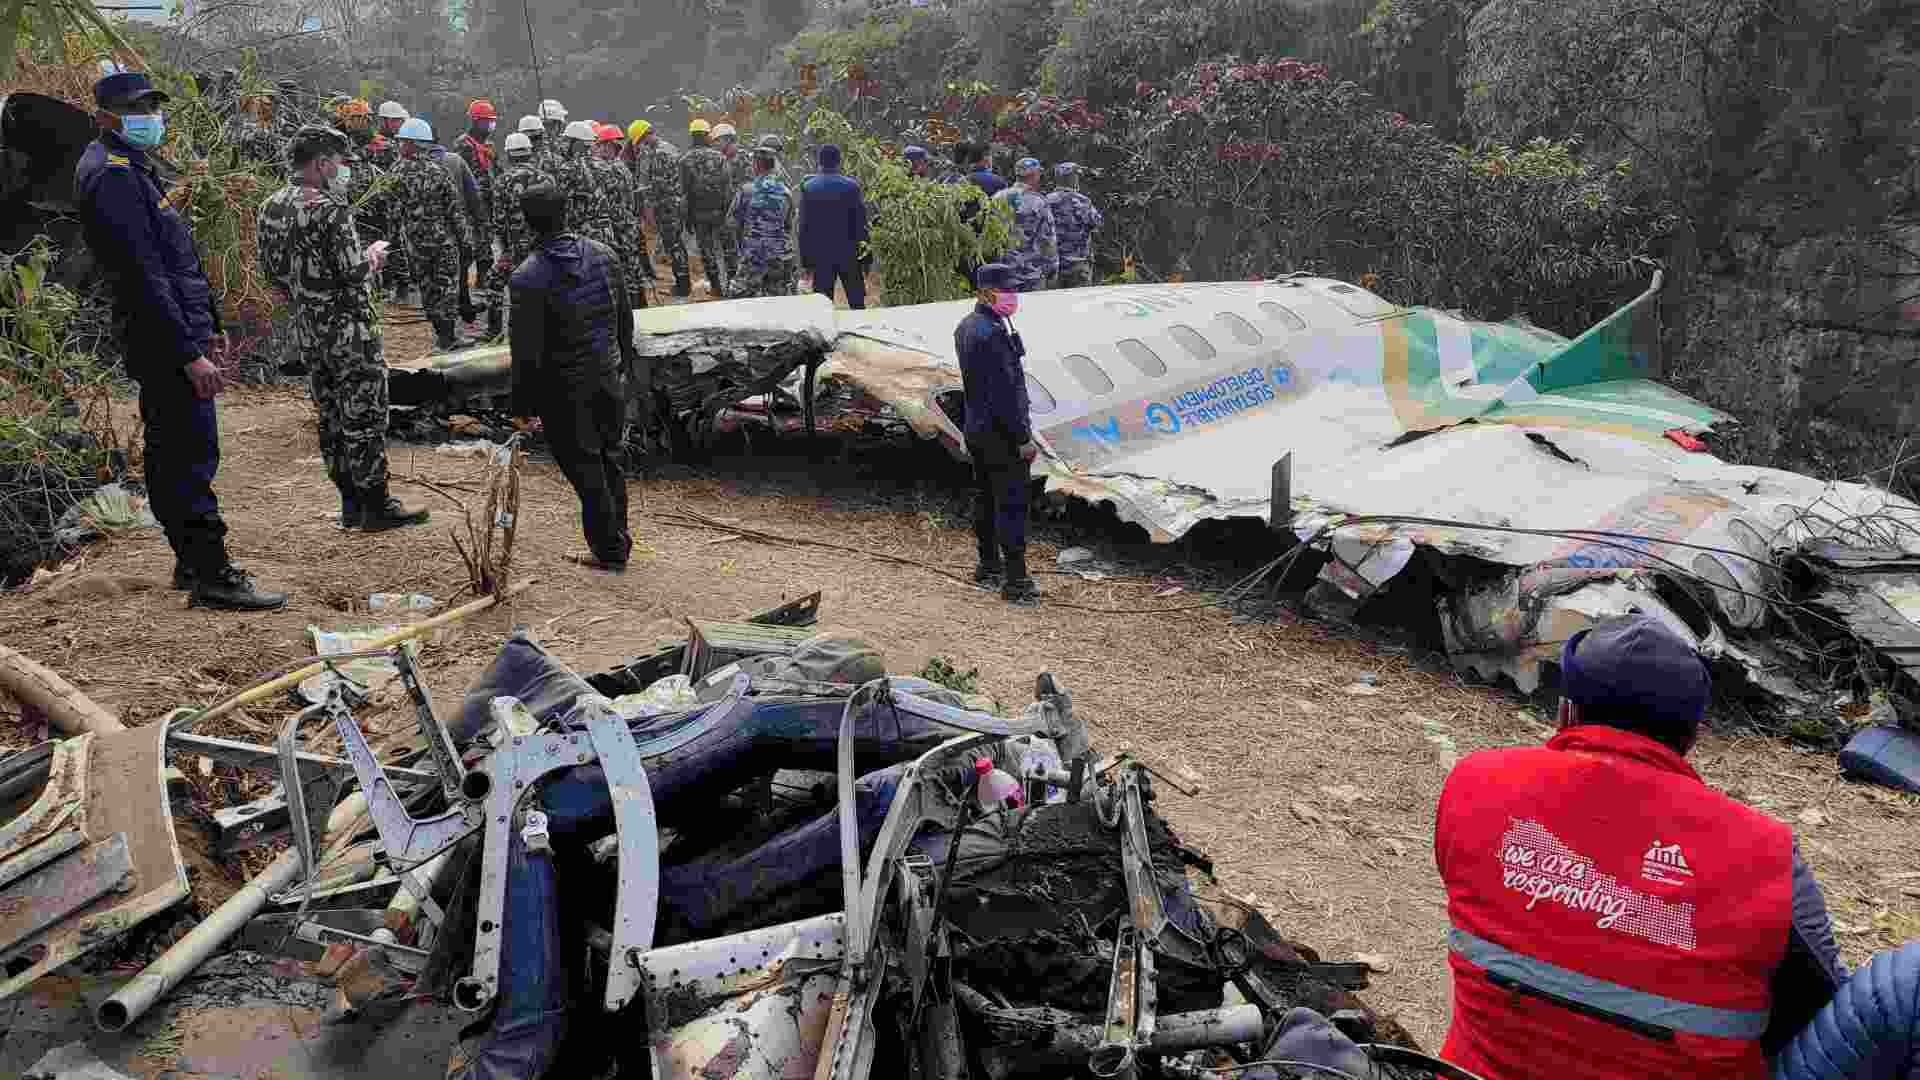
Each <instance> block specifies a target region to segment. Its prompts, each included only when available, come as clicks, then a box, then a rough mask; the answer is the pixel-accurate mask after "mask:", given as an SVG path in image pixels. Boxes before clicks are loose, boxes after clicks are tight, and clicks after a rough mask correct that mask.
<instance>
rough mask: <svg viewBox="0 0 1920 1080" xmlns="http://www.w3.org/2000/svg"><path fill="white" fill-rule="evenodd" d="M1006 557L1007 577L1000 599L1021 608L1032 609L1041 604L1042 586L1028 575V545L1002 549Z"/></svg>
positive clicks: (1002, 586)
mask: <svg viewBox="0 0 1920 1080" xmlns="http://www.w3.org/2000/svg"><path fill="white" fill-rule="evenodd" d="M1002 550H1003V552H1004V553H1005V555H1006V562H1007V577H1006V581H1005V582H1004V583H1003V584H1002V585H1001V586H1000V599H1002V600H1005V601H1006V602H1007V603H1009V604H1015V605H1018V606H1020V607H1032V606H1034V605H1035V604H1038V603H1039V602H1040V586H1038V585H1036V584H1034V581H1033V578H1032V577H1031V576H1030V575H1029V574H1028V573H1027V549H1026V545H1024V544H1023V545H1021V546H1019V547H1014V546H1012V545H1008V546H1007V547H1005V548H1003V549H1002Z"/></svg>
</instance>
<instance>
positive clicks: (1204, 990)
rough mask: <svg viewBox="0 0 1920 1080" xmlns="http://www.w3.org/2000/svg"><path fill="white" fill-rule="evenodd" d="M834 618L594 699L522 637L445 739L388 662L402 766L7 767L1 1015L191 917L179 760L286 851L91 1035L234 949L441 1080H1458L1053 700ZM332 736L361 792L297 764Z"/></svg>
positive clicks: (616, 681) (282, 741)
mask: <svg viewBox="0 0 1920 1080" xmlns="http://www.w3.org/2000/svg"><path fill="white" fill-rule="evenodd" d="M818 600H819V597H818V596H817V595H815V596H813V597H809V598H806V599H804V600H801V601H797V602H795V603H793V604H789V605H787V606H785V607H782V608H779V609H776V610H774V611H771V612H767V613H764V614H763V615H760V616H757V617H756V618H755V620H753V621H749V622H745V623H693V624H691V626H690V634H689V638H688V639H687V641H685V642H683V643H681V644H679V645H676V646H674V647H671V648H668V649H665V650H663V651H661V652H658V653H655V654H653V655H650V656H646V657H641V658H638V659H635V660H633V661H630V662H628V663H626V664H622V665H620V666H618V667H616V668H614V669H612V670H610V671H606V672H602V673H600V674H597V675H594V676H591V677H586V678H583V677H581V676H580V675H577V674H575V673H574V672H573V671H571V670H569V669H568V668H567V667H566V666H565V665H564V664H562V663H561V662H560V661H558V660H556V659H555V658H554V657H553V656H552V655H551V654H549V653H548V652H547V651H546V650H545V649H544V648H542V647H541V646H540V645H539V644H537V643H536V642H534V641H533V640H532V639H531V637H529V636H528V635H526V634H525V633H524V632H520V633H516V634H515V635H514V636H512V637H511V638H509V639H508V641H507V642H506V643H505V644H504V646H503V647H502V648H501V650H500V651H499V653H498V654H497V656H496V657H495V659H494V660H493V662H492V664H491V665H490V667H489V668H488V669H487V670H486V671H485V672H484V673H483V675H482V676H481V677H480V678H479V679H478V680H477V681H476V682H475V683H474V684H473V685H472V686H471V687H470V688H469V689H468V691H467V694H466V696H465V698H464V700H463V701H462V702H461V703H460V705H459V707H458V708H457V709H456V710H452V711H451V712H446V711H442V710H440V709H437V708H436V707H435V704H434V702H433V701H432V699H431V697H430V696H429V695H428V693H427V691H426V689H425V687H424V686H423V685H422V684H421V682H420V680H419V679H418V677H417V675H416V673H415V671H414V669H413V666H412V661H411V659H410V657H409V654H408V653H407V651H406V649H405V648H404V647H402V648H397V649H396V650H395V651H394V652H393V654H392V656H393V660H394V663H395V666H396V670H397V675H398V679H397V683H398V685H399V686H400V687H401V688H402V690H403V692H404V694H405V695H406V698H407V699H408V701H409V702H410V703H411V707H412V711H413V714H414V720H415V722H416V726H417V732H416V733H414V737H413V739H412V742H411V744H410V745H411V746H412V747H413V748H414V749H413V751H412V753H410V754H407V755H404V756H403V758H402V760H403V761H404V764H401V763H394V764H383V763H382V762H381V761H380V760H379V759H378V758H376V756H375V754H374V751H373V749H372V748H371V746H370V745H369V742H368V739H367V736H366V735H365V733H364V732H363V731H362V730H361V727H360V725H359V723H358V722H357V721H356V719H355V716H354V711H353V706H354V704H355V703H356V701H358V700H361V699H362V698H363V696H364V695H363V692H362V690H361V688H360V687H358V685H357V684H356V683H355V682H354V681H352V680H351V679H348V678H339V679H335V680H333V681H331V682H328V683H326V684H324V686H323V687H322V688H321V689H320V691H319V692H318V693H317V694H315V695H314V696H316V697H317V698H318V701H317V702H316V703H314V704H310V705H308V706H307V707H306V708H304V709H302V710H301V711H300V712H298V713H297V714H295V715H294V716H293V717H291V718H290V719H289V720H288V721H287V722H286V724H285V726H284V727H283V729H282V730H281V731H280V733H279V738H278V739H277V740H276V743H275V745H274V746H271V747H268V746H261V745H252V744H247V743H239V742H233V741H230V740H224V739H218V738H212V737H207V736H201V735H198V734H195V733H194V732H193V725H194V723H195V720H196V716H198V715H203V714H204V713H202V714H196V713H194V712H192V711H187V710H181V711H179V712H176V713H175V714H174V715H173V716H172V717H170V718H169V719H168V721H167V722H165V723H159V724H155V725H152V726H150V727H148V728H141V729H134V730H128V731H123V732H119V733H112V734H106V733H95V734H88V735H83V736H80V737H78V738H74V739H68V740H65V741H63V742H60V743H57V744H48V745H46V746H44V747H42V748H37V749H36V750H34V751H29V752H26V753H24V754H19V755H15V756H14V757H11V758H7V759H4V760H0V783H5V784H6V785H7V786H6V787H5V794H6V796H7V798H8V799H9V801H10V803H15V804H17V805H19V806H21V807H24V810H23V811H22V812H21V813H19V814H18V815H16V816H15V817H14V818H13V819H12V820H11V821H10V822H9V823H8V824H7V825H6V826H5V827H4V828H5V830H6V831H5V832H4V833H3V834H0V845H3V846H0V960H5V961H7V962H8V967H7V971H8V972H10V973H11V977H10V978H8V979H7V980H6V981H5V982H4V983H0V995H5V994H11V993H14V992H16V991H18V990H20V989H22V988H23V987H24V986H26V985H27V984H28V983H30V982H31V981H32V980H33V979H35V978H37V977H39V976H40V975H41V974H44V973H46V972H47V971H49V970H51V968H52V967H54V966H57V965H58V964H61V963H65V962H67V961H68V960H71V959H73V958H74V957H75V956H77V955H79V954H80V953H81V952H84V951H85V950H86V949H88V948H91V947H93V946H94V945H97V944H99V943H101V942H103V941H105V940H110V939H111V937H112V936H113V935H114V934H117V933H123V932H125V930H127V929H128V928H130V927H132V926H133V925H135V924H136V923H138V922H139V921H141V920H142V919H144V918H146V917H148V916H151V915H153V914H155V913H157V912H159V911H161V910H164V909H165V908H166V907H167V906H168V905H170V904H171V903H173V902H176V901H177V900H179V899H180V898H181V897H183V896H184V895H185V888H184V882H185V877H184V873H183V872H181V871H180V868H179V854H178V849H177V844H176V843H175V840H174V836H173V824H172V821H171V819H170V817H169V816H168V815H167V814H166V813H165V812H164V806H165V798H164V794H161V795H160V797H159V802H160V805H161V807H162V808H163V812H162V813H161V814H159V815H158V816H157V818H156V815H154V813H153V810H154V809H155V808H154V807H153V806H150V805H146V801H147V800H148V799H150V798H152V797H153V796H152V795H151V794H149V795H146V796H142V795H140V794H139V792H140V791H141V790H144V789H146V788H156V787H160V788H163V785H161V784H160V781H159V777H160V774H161V770H162V768H163V767H164V757H165V753H166V751H167V750H169V749H171V750H173V751H176V752H188V753H193V754H198V755H205V756H209V757H212V758H213V759H215V760H217V761H221V762H226V763H229V764H233V765H238V766H241V767H243V768H248V769H256V770H265V771H267V772H270V773H272V774H274V775H276V776H277V778H278V780H279V787H278V789H277V790H276V792H275V794H274V795H273V796H271V797H270V798H269V799H267V800H262V803H264V804H271V805H252V806H249V807H246V808H243V813H242V814H241V815H240V817H238V818H230V819H227V820H224V821H216V822H215V823H214V824H215V827H216V829H218V830H219V831H221V832H223V833H234V832H245V833H246V834H247V836H248V840H249V841H250V842H255V843H257V842H259V841H261V840H265V839H270V838H272V837H273V836H276V835H290V838H291V841H292V843H291V845H290V846H289V848H288V850H287V851H286V852H285V853H284V854H282V855H281V856H280V857H279V858H278V859H277V860H276V861H275V863H274V864H273V866H272V867H270V868H269V869H268V870H267V871H266V872H264V873H263V874H262V875H261V876H260V877H259V878H257V879H256V880H255V881H254V882H253V883H251V884H250V885H249V886H247V887H246V888H245V889H243V890H242V891H241V892H240V893H239V894H237V895H236V896H235V898H234V899H233V900H230V901H228V902H227V904H226V905H223V906H222V907H221V908H219V909H216V910H215V911H214V912H212V913H211V914H209V915H208V916H207V917H206V918H205V919H203V920H202V921H201V922H200V924H199V925H198V926H197V927H195V929H194V930H192V931H191V932H190V933H189V934H188V935H187V937H186V938H184V939H182V940H181V941H180V942H179V943H178V944H176V945H174V946H173V947H172V948H170V949H169V950H168V951H167V953H166V954H164V955H162V956H161V957H160V958H159V959H157V960H155V961H154V962H153V963H152V964H151V965H150V966H149V967H148V968H147V969H146V970H144V971H142V972H141V973H140V974H139V975H137V976H135V977H134V978H133V979H132V980H130V981H128V982H127V983H126V984H125V985H124V986H122V987H121V989H120V990H119V991H118V992H117V993H115V994H113V995H112V996H111V997H108V998H107V999H105V1000H104V1001H103V1002H101V1003H100V1005H99V1006H98V1009H97V1012H96V1020H97V1022H98V1024H99V1026H100V1027H101V1028H102V1029H104V1030H109V1031H114V1030H124V1029H126V1028H127V1027H128V1026H129V1025H130V1024H132V1023H133V1022H135V1021H136V1020H138V1019H139V1017H140V1015H141V1014H142V1013H143V1012H144V1011H145V1010H146V1009H147V1008H148V1007H150V1006H151V1005H153V1004H154V1003H155V1001H156V1000H158V999H159V998H160V997H161V995H163V994H165V993H167V992H168V991H169V990H171V989H172V988H173V987H174V986H176V985H178V984H179V983H180V982H181V980H182V979H184V978H186V977H187V976H188V974H189V973H190V972H191V971H192V970H193V968H194V967H195V966H197V965H198V964H199V963H201V962H202V961H204V960H205V959H206V958H207V957H208V956H209V955H211V954H212V953H213V952H214V951H215V950H217V949H219V948H221V947H223V946H225V945H227V944H229V943H233V942H237V943H238V944H241V945H244V946H246V947H248V948H252V949H255V950H256V951H261V952H266V953H281V954H284V955H287V956H291V957H297V958H301V959H304V960H308V961H311V965H310V970H312V971H316V972H322V973H329V974H331V975H333V977H334V978H335V981H336V985H337V986H338V987H339V988H340V998H341V1000H340V1005H339V1007H338V1008H337V1009H336V1017H335V1018H336V1019H348V1018H352V1017H354V1016H355V1015H363V1014H364V1015H368V1016H370V1015H372V1014H373V1013H374V1012H375V1011H377V1010H378V1009H379V1007H380V1006H381V1004H382V1003H384V1002H390V1001H392V1000H394V999H396V998H398V999H416V998H425V997H435V998H438V999H440V1000H450V1001H451V1002H452V1003H453V1005H454V1006H456V1007H457V1008H458V1009H459V1010H461V1011H462V1012H464V1013H465V1014H466V1015H467V1016H468V1019H469V1020H470V1021H472V1024H471V1026H470V1027H469V1028H468V1030H467V1032H466V1035H467V1037H466V1038H465V1039H464V1040H462V1041H461V1042H460V1044H459V1045H458V1047H456V1048H453V1050H452V1060H451V1063H450V1064H449V1066H448V1075H450V1076H457V1077H466V1078H473V1080H533V1078H536V1077H541V1076H575V1075H595V1076H608V1075H620V1076H655V1077H662V1078H666V1077H685V1078H688V1080H692V1078H702V1080H711V1078H718V1077H740V1078H748V1077H756V1078H758V1077H765V1078H775V1077H796V1076H813V1077H819V1078H822V1080H825V1078H829V1077H848V1078H853V1077H865V1076H916V1077H928V1078H938V1077H945V1078H961V1077H976V1076H978V1077H992V1078H995V1080H1012V1078H1018V1077H1058V1076H1066V1075H1090V1076H1096V1077H1154V1076H1163V1077H1205V1076H1214V1075H1223V1074H1230V1075H1241V1076H1254V1077H1270V1078H1278V1077H1283V1076H1293V1075H1350V1076H1360V1077H1368V1076H1379V1077H1386V1076H1464V1075H1467V1074H1465V1073H1463V1072H1461V1071H1460V1070H1458V1069H1456V1068H1454V1067H1452V1066H1448V1065H1446V1064H1444V1063H1441V1062H1439V1061H1437V1060H1435V1059H1431V1058H1428V1057H1427V1056H1425V1055H1424V1054H1422V1053H1421V1052H1420V1051H1419V1049H1418V1047H1417V1046H1415V1045H1414V1043H1413V1041H1412V1040H1411V1039H1410V1038H1409V1037H1408V1036H1407V1034H1406V1032H1405V1031H1404V1030H1403V1029H1401V1028H1400V1027H1399V1025H1398V1024H1396V1023H1395V1022H1394V1021H1393V1020H1392V1019H1391V1018H1389V1017H1386V1016H1382V1015H1379V1014H1376V1013H1375V1012H1374V1011H1372V1010H1371V1009H1370V1008H1368V1007H1367V1006H1366V1005H1365V1003H1364V1002H1362V1001H1361V1000H1360V999H1359V998H1358V997H1356V996H1355V995H1354V993H1353V991H1355V990H1359V989H1364V988H1365V987H1366V985H1367V977H1368V968H1367V967H1366V966H1365V965H1364V964H1360V963H1325V962H1322V961H1321V960H1320V959H1319V957H1318V956H1316V955H1315V954H1314V953H1313V952H1312V951H1311V950H1310V949H1308V948H1307V947H1306V946H1303V945H1300V944H1297V943H1294V942H1291V941H1288V940H1286V939H1285V938H1283V937H1282V936H1281V935H1280V934H1279V933H1277V932H1276V931H1275V929H1274V928H1273V927H1272V926H1271V925H1270V924H1269V923H1268V922H1267V921H1266V920H1265V919H1264V918H1262V917H1261V915H1260V914H1259V913H1258V912H1257V911H1255V910H1254V909H1253V908H1251V907H1250V906H1248V905H1246V904H1243V903H1240V902H1238V901H1236V900H1233V899H1232V898H1229V897H1225V896H1223V895H1219V894H1218V893H1217V892H1215V891H1210V890H1208V889H1206V888H1204V887H1200V888H1196V887H1195V881H1196V880H1198V879H1200V878H1203V877H1204V876H1205V875H1206V874H1207V873H1208V872H1210V869H1211V868H1210V865H1209V864H1208V862H1207V860H1206V859H1205V858H1204V856H1202V855H1200V854H1199V853H1197V852H1194V851H1191V850H1189V849H1187V848H1186V847H1184V846H1183V845H1182V844H1181V843H1180V842H1179V840H1178V839H1177V837H1176V836H1175V835H1174V834H1173V833H1172V831H1171V830H1170V829H1169V828H1168V827H1167V824H1166V822H1165V821H1164V820H1163V819H1162V818H1161V817H1160V816H1159V815H1158V814H1157V813H1155V810H1154V806H1155V804H1156V800H1157V799H1158V798H1159V797H1161V796H1162V795H1163V794H1164V793H1167V792H1169V791H1174V792H1179V791H1185V792H1187V793H1189V794H1191V793H1192V792H1193V789H1191V788H1190V787H1189V786H1188V785H1187V783H1186V782H1185V781H1183V780H1181V779H1180V778H1178V777H1170V776H1162V775H1160V774H1159V773H1157V772H1156V771H1155V770H1154V768H1153V766H1152V763H1151V762H1145V761H1141V760H1137V759H1135V758H1132V757H1130V756H1129V755H1127V754H1120V755H1117V756H1103V755H1101V754H1100V753H1098V752H1097V751H1096V749H1095V748H1094V747H1093V746H1092V745H1090V742H1089V738H1088V734H1087V728H1086V724H1085V722H1084V721H1083V720H1082V719H1081V718H1080V717H1079V716H1078V715H1076V713H1075V711H1074V708H1073V702H1072V698H1071V695H1070V694H1069V693H1068V692H1067V690H1066V689H1065V688H1063V687H1061V686H1059V685H1057V683H1056V682H1055V681H1054V679H1053V678H1052V677H1051V676H1049V675H1045V674H1042V675H1040V676H1038V678H1037V679H1036V681H1035V695H1034V701H1033V702H1032V703H1031V704H1029V705H1027V706H1026V707H1025V709H1024V710H1023V711H1021V713H1020V714H1019V715H1018V716H1012V717H1008V716H998V715H995V713H994V712H993V711H992V710H991V709H989V708H985V707H984V706H986V705H987V704H988V703H986V702H984V701H982V700H981V699H979V698H975V697H971V696H968V695H963V694H960V693H957V692H955V691H953V690H949V689H946V688H944V687H941V686H938V685H936V684H934V683H931V682H928V681H926V680H923V679H919V678H913V677H903V676H890V675H887V674H885V668H884V664H883V663H882V662H881V661H880V659H879V656H878V654H877V653H875V652H873V651H872V650H871V648H870V647H867V646H865V645H864V643H862V642H860V641H859V640H858V639H857V638H849V637H847V636H846V635H835V634H822V633H818V632H816V631H815V630H814V629H813V628H812V624H813V622H814V619H815V612H816V610H817V606H818ZM856 679H857V680H858V681H857V682H856V681H854V680H856ZM663 690H664V691H665V692H664V693H662V691H663ZM636 702H644V703H645V704H641V705H638V706H636V705H635V703H636ZM322 729H326V730H330V731H331V732H332V733H333V734H334V735H336V736H337V737H338V740H339V743H340V745H341V747H342V748H343V749H342V756H341V757H326V756H322V755H318V754H314V753H309V752H307V751H305V750H303V749H302V748H301V740H302V736H303V734H306V735H308V736H311V735H312V734H313V733H315V732H318V731H320V730H322ZM103 768H104V769H106V770H107V772H106V773H104V774H103V773H102V771H101V770H102V769H103ZM148 773H151V774H152V775H151V776H150V777H148V776H147V775H146V774H148ZM128 775H133V776H140V777H143V778H144V779H145V785H144V787H143V785H141V784H134V785H133V786H132V789H131V790H130V791H117V792H115V793H114V794H115V795H116V796H117V797H116V798H112V799H107V798H103V797H102V796H104V795H105V791H104V790H103V789H104V788H105V787H106V786H107V785H108V784H109V783H110V782H111V781H110V780H109V777H120V776H128ZM76 800H78V801H76ZM110 804H117V805H119V806H120V807H121V809H120V811H119V812H118V816H115V814H113V813H110V812H107V810H106V808H107V807H108V806H109V805H110ZM228 839H229V841H230V840H231V839H232V838H231V837H228ZM342 866H354V867H357V868H358V870H357V872H350V873H343V872H342V871H341V867H342ZM383 902H384V903H385V904H386V906H385V907H384V908H383V907H381V906H380V905H381V904H382V903H383ZM267 909H272V910H267ZM261 912H265V913H261ZM23 965H24V966H23ZM1221 1070H1226V1072H1225V1073H1222V1072H1221Z"/></svg>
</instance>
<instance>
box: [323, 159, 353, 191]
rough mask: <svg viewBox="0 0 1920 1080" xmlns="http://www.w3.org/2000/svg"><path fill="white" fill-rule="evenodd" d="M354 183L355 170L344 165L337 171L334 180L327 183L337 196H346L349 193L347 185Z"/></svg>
mask: <svg viewBox="0 0 1920 1080" xmlns="http://www.w3.org/2000/svg"><path fill="white" fill-rule="evenodd" d="M352 182H353V170H352V169H349V168H347V167H346V166H345V165H342V166H340V168H339V169H337V170H335V172H334V174H333V178H332V179H331V180H328V181H327V186H328V187H329V188H332V189H333V190H334V192H336V193H337V194H341V195H345V194H346V193H347V185H348V184H350V183H352Z"/></svg>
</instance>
